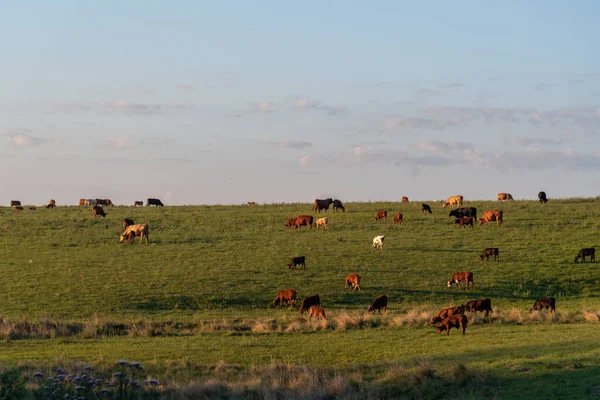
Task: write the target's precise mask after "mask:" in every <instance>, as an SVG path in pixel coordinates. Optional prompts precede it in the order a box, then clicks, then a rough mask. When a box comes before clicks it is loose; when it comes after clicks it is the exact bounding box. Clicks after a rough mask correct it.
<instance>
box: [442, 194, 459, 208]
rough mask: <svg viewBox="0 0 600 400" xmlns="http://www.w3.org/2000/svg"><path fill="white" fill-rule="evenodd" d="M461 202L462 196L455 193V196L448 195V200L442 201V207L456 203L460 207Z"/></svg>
mask: <svg viewBox="0 0 600 400" xmlns="http://www.w3.org/2000/svg"><path fill="white" fill-rule="evenodd" d="M462 204H463V197H462V196H461V195H460V194H457V195H456V196H450V197H448V200H446V201H445V202H444V204H442V208H446V207H448V206H450V207H452V206H454V205H456V207H460V206H462Z"/></svg>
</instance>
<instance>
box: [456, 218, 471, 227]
mask: <svg viewBox="0 0 600 400" xmlns="http://www.w3.org/2000/svg"><path fill="white" fill-rule="evenodd" d="M454 223H455V224H458V227H459V228H461V227H467V226H470V227H471V228H472V227H473V217H462V218H456V219H455V220H454Z"/></svg>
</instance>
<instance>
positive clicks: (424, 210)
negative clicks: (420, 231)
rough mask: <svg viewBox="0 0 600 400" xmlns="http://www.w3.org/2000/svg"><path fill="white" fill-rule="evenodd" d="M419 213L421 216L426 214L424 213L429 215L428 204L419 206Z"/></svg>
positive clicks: (429, 208)
mask: <svg viewBox="0 0 600 400" xmlns="http://www.w3.org/2000/svg"><path fill="white" fill-rule="evenodd" d="M421 212H422V213H423V214H426V213H429V214H431V207H429V205H428V204H425V203H423V204H421Z"/></svg>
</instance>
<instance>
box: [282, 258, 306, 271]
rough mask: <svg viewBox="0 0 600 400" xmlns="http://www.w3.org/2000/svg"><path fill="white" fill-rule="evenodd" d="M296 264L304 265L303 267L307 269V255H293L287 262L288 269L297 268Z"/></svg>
mask: <svg viewBox="0 0 600 400" xmlns="http://www.w3.org/2000/svg"><path fill="white" fill-rule="evenodd" d="M296 265H302V269H306V257H304V256H300V257H292V259H291V260H290V262H289V263H287V266H288V269H290V268H293V269H296Z"/></svg>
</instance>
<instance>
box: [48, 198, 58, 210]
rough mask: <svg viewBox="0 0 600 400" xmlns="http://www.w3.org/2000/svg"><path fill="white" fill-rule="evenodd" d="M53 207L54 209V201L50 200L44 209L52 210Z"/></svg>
mask: <svg viewBox="0 0 600 400" xmlns="http://www.w3.org/2000/svg"><path fill="white" fill-rule="evenodd" d="M54 207H56V201H54V199H50V201H49V202H48V205H47V206H46V208H54Z"/></svg>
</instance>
